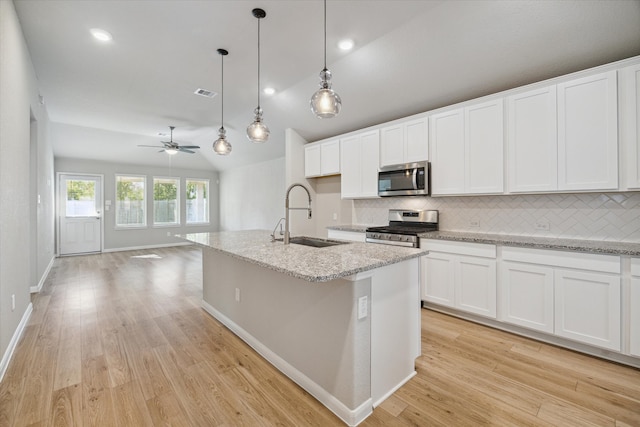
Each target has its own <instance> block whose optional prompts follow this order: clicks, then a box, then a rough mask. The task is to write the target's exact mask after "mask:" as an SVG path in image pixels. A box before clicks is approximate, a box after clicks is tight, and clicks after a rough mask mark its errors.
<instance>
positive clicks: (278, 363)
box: [202, 300, 373, 426]
mask: <svg viewBox="0 0 640 427" xmlns="http://www.w3.org/2000/svg"><path fill="white" fill-rule="evenodd" d="M202 308H203V309H204V310H205V311H206V312H207V313H209V314H210V315H211V316H213V317H214V318H215V319H217V320H218V321H220V323H222V324H223V325H225V326H226V327H227V328H229V329H230V330H231V331H232V332H233V333H234V334H236V335H237V336H238V337H240V339H242V340H243V341H244V342H246V343H247V344H249V346H251V348H253V349H254V350H255V351H256V352H258V353H259V354H260V355H261V356H262V357H264V358H265V359H266V360H267V361H268V362H269V363H271V364H272V365H273V366H275V367H276V368H277V369H278V370H279V371H280V372H282V373H283V374H285V375H286V376H287V377H289V378H290V379H291V380H292V381H293V382H295V383H296V384H298V385H299V386H300V387H302V388H303V389H305V390H306V391H307V392H309V394H311V395H312V396H313V397H315V398H316V399H317V400H318V401H319V402H320V403H322V404H323V405H324V406H326V407H327V408H328V409H329V410H330V411H331V412H333V413H334V414H336V415H337V416H338V417H339V418H340V419H341V420H342V421H344V422H345V423H346V424H347V425H349V426H357V425H358V424H359V423H361V422H362V421H364V419H365V418H367V417H368V416H369V415H371V413H372V412H373V404H372V399H371V398H369V399H367V400H366V401H365V402H364V403H362V404H361V405H360V406H358V407H357V408H355V409H349V408H348V407H347V406H345V405H344V404H343V403H342V402H340V401H339V400H338V399H336V398H335V397H334V396H333V395H332V394H330V393H329V392H327V391H326V390H325V389H323V388H322V387H321V386H320V385H318V384H317V383H316V382H314V381H313V380H311V379H310V378H309V377H307V376H306V375H305V374H303V373H302V372H300V371H299V370H298V369H296V368H294V367H293V366H292V365H291V364H289V363H288V362H287V361H286V360H284V359H282V358H281V357H280V356H278V355H277V354H276V353H274V352H273V351H271V350H270V349H269V348H267V347H266V346H265V345H264V344H262V343H261V342H260V341H258V340H257V339H256V338H255V337H254V336H253V335H251V334H250V333H248V332H247V331H245V330H244V329H243V328H242V327H240V326H238V325H237V324H236V323H235V322H233V321H232V320H231V319H229V318H228V317H227V316H225V315H224V314H222V313H221V312H219V311H218V310H216V309H215V308H214V307H213V306H212V305H210V304H209V303H207V302H206V301H204V300H202Z"/></svg>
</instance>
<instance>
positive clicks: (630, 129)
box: [619, 64, 640, 190]
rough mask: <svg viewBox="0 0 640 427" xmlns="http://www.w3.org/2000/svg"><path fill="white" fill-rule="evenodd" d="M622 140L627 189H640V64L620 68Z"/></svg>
mask: <svg viewBox="0 0 640 427" xmlns="http://www.w3.org/2000/svg"><path fill="white" fill-rule="evenodd" d="M619 93H620V108H621V110H620V131H621V132H620V142H621V147H622V149H623V150H624V151H623V153H624V156H623V158H624V160H625V165H624V166H625V168H626V171H625V172H626V173H625V176H624V178H625V183H624V186H623V188H625V189H634V190H637V189H640V64H637V65H632V66H630V67H626V68H623V69H622V70H620V91H619Z"/></svg>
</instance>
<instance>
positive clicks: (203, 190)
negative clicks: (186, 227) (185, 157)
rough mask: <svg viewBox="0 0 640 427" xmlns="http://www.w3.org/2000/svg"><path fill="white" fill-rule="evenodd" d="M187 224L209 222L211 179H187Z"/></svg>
mask: <svg viewBox="0 0 640 427" xmlns="http://www.w3.org/2000/svg"><path fill="white" fill-rule="evenodd" d="M186 198H187V224H206V223H209V180H208V179H199V180H198V179H188V180H187V197H186Z"/></svg>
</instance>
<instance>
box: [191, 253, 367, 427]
mask: <svg viewBox="0 0 640 427" xmlns="http://www.w3.org/2000/svg"><path fill="white" fill-rule="evenodd" d="M236 296H239V298H238V299H239V301H237V300H236V299H237V298H236ZM363 296H367V298H368V300H369V301H371V278H370V277H365V278H363V279H361V280H356V281H350V280H345V279H337V280H332V281H329V282H321V283H312V282H308V281H305V280H302V279H298V278H295V277H291V276H289V275H286V274H283V273H280V272H277V271H273V270H270V269H266V268H263V267H260V266H257V265H255V264H252V263H249V262H246V261H243V260H240V259H238V258H235V257H231V256H228V255H226V254H224V253H222V252H219V251H215V250H211V249H207V248H203V300H204V303H206V304H208V305H209V306H211V307H213V308H214V309H215V310H217V311H218V312H220V313H222V314H223V315H224V316H226V317H227V318H228V319H230V320H231V321H232V322H233V323H235V324H236V325H238V326H239V327H240V328H242V329H243V330H244V331H246V332H247V333H249V334H250V335H251V336H252V337H253V338H255V339H256V340H257V341H259V342H260V343H261V344H262V345H263V346H264V347H266V348H268V349H269V350H271V351H272V352H273V353H275V354H276V355H277V356H278V357H280V358H281V359H283V360H284V361H286V362H287V363H288V364H290V365H291V366H293V367H294V368H295V369H297V370H298V371H299V372H301V373H303V374H304V375H305V376H306V377H307V378H309V379H310V380H311V381H313V382H314V383H316V384H317V385H319V386H320V387H321V388H322V389H324V390H325V391H326V392H327V393H328V394H330V395H331V396H333V397H335V398H336V399H338V400H339V401H340V402H341V403H342V404H343V405H345V406H346V407H347V408H349V409H350V410H352V411H354V410H356V409H357V408H358V407H360V406H361V405H363V404H365V406H366V404H367V401H369V400H370V397H371V379H370V375H371V361H370V355H371V320H370V319H371V316H367V317H365V318H363V319H358V318H357V317H358V316H357V301H358V299H359V298H360V297H363ZM303 387H304V386H303ZM307 391H310V390H307ZM310 392H311V391H310ZM312 394H313V393H312ZM316 398H318V399H319V400H321V401H322V399H321V398H320V397H319V396H316ZM323 403H325V405H327V403H326V402H323ZM327 406H328V407H330V406H329V405H327ZM330 409H332V410H333V408H331V407H330ZM369 411H370V410H369ZM334 412H336V411H335V410H334ZM338 415H340V414H338Z"/></svg>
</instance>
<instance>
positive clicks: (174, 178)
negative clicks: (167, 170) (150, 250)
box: [151, 176, 186, 228]
mask: <svg viewBox="0 0 640 427" xmlns="http://www.w3.org/2000/svg"><path fill="white" fill-rule="evenodd" d="M156 179H166V180H172V181H177V182H178V190H177V192H176V204H177V206H178V212H177V213H176V222H156V219H155V218H156V212H155V209H156V205H155V201H156V200H155V198H153V193H154V186H155V185H156ZM152 183H153V184H152V186H151V197H152V198H153V201H152V212H151V217H152V218H153V222H152V224H153V225H152V228H167V227H174V228H175V227H180V226H181V225H182V223H181V216H180V212H181V211H182V205H181V201H180V189H181V187H182V179H181V177H179V176H153V177H152ZM185 188H186V184H185ZM185 203H186V198H185Z"/></svg>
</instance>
